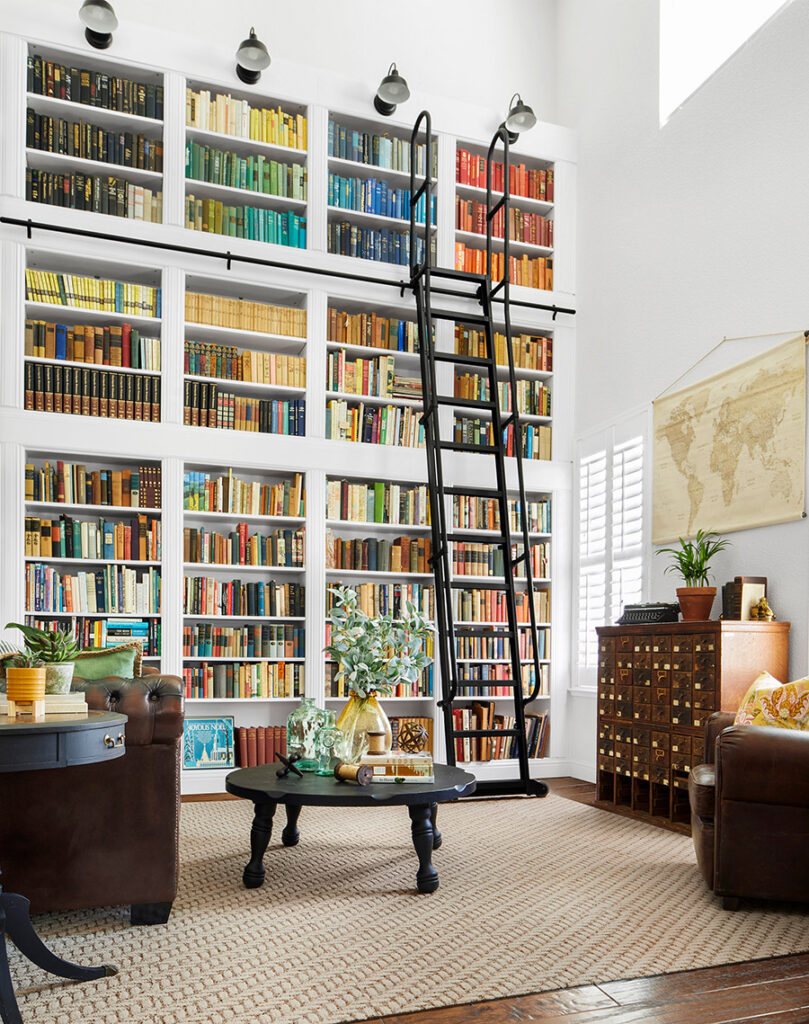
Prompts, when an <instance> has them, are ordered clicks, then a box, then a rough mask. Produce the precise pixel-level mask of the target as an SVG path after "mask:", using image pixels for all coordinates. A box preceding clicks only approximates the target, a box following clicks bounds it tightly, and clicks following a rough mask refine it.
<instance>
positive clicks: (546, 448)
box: [453, 416, 551, 460]
mask: <svg viewBox="0 0 809 1024" xmlns="http://www.w3.org/2000/svg"><path fill="white" fill-rule="evenodd" d="M503 434H504V435H505V441H506V455H512V456H513V455H514V453H515V451H516V449H515V447H514V426H513V424H512V425H510V426H509V427H507V428H506V430H504V431H503ZM453 436H454V438H455V440H456V441H459V442H461V443H463V444H492V443H493V436H494V435H493V428H492V424H491V421H490V420H481V419H472V418H469V417H466V416H461V417H458V418H456V420H455V426H454V429H453ZM521 451H522V457H523V458H524V459H543V460H548V459H550V458H551V428H550V426H547V425H546V424H543V423H540V424H536V425H535V424H531V423H528V424H523V425H522V444H521Z"/></svg>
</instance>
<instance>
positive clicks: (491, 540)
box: [446, 532, 506, 548]
mask: <svg viewBox="0 0 809 1024" xmlns="http://www.w3.org/2000/svg"><path fill="white" fill-rule="evenodd" d="M446 539H447V540H457V541H458V542H459V543H460V544H471V543H472V542H473V539H472V538H471V537H467V536H466V534H465V533H455V532H453V533H448V534H447V535H446ZM474 543H475V544H491V545H492V547H500V548H502V547H505V544H506V542H505V540H503V538H502V537H478V538H477V539H476V540H474Z"/></svg>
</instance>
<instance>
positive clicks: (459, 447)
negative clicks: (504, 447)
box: [438, 441, 500, 455]
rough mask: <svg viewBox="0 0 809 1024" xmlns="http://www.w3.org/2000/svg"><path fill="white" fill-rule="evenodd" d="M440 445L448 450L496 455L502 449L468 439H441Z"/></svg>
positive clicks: (444, 449)
mask: <svg viewBox="0 0 809 1024" xmlns="http://www.w3.org/2000/svg"><path fill="white" fill-rule="evenodd" d="M438 447H439V448H441V449H442V450H443V451H447V452H478V453H480V454H481V455H494V454H495V453H497V452H499V451H500V449H499V448H498V447H497V445H493V444H470V443H467V442H466V441H439V442H438Z"/></svg>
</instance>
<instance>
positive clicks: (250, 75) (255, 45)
mask: <svg viewBox="0 0 809 1024" xmlns="http://www.w3.org/2000/svg"><path fill="white" fill-rule="evenodd" d="M269 66H270V54H269V51H268V50H267V47H266V46H265V45H264V43H262V41H261V40H260V39H257V38H256V30H255V29H254V28H251V29H250V35H249V36H248V38H247V39H244V40H243V41H242V42H241V43H239V49H238V50H237V51H236V74H237V75H238V76H239V78H240V79H241V80H242V81H243V82H246V83H247V84H248V85H255V84H256V82H257V81H258V80H259V78H261V72H262V71H263V70H264V69H265V68H268V67H269Z"/></svg>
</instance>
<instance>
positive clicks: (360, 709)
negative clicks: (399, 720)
mask: <svg viewBox="0 0 809 1024" xmlns="http://www.w3.org/2000/svg"><path fill="white" fill-rule="evenodd" d="M337 728H338V729H339V730H340V732H342V734H343V736H344V742H343V760H344V761H346V762H347V763H348V764H357V762H358V761H359V759H360V758H361V757H362V755H363V754H364V753H365V752H366V751H367V750H368V733H369V732H384V733H385V749H386V750H390V745H391V739H392V736H391V731H390V722H389V721H388V716H387V715H386V714H385V712H384V711H383V710H382V706H381V705H380V703H379V701H378V700H377V699H376V694H375V693H371V694H369V695H368V696H367V697H360V696H359V694H356V693H352V694H350V695H349V698H348V703H347V704H346V706H345V707H344V708H343V710H342V711H341V713H340V717H339V718H338V719H337Z"/></svg>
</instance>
